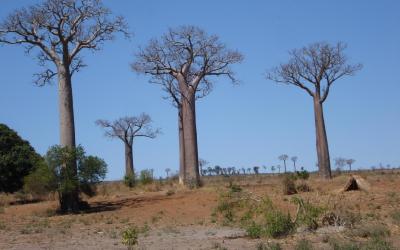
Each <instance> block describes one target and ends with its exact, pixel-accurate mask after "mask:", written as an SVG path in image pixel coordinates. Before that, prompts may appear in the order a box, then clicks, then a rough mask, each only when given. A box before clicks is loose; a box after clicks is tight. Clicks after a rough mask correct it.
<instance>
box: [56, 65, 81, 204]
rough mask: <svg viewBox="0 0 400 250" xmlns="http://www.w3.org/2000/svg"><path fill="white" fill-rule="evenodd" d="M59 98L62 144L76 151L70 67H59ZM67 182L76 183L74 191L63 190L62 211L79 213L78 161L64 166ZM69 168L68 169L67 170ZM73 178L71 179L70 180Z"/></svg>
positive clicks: (61, 195)
mask: <svg viewBox="0 0 400 250" xmlns="http://www.w3.org/2000/svg"><path fill="white" fill-rule="evenodd" d="M58 95H59V96H58V98H59V100H58V101H59V111H60V144H61V146H62V147H68V148H70V149H75V123H74V107H73V98H72V84H71V74H70V72H69V67H68V66H64V65H60V66H59V67H58ZM63 168H64V173H66V176H68V177H67V178H68V179H67V180H64V181H72V182H75V185H74V187H73V188H72V189H68V190H62V191H61V194H60V205H61V210H62V211H77V210H78V209H79V186H78V183H77V182H78V181H77V180H78V178H77V166H76V161H75V160H73V161H71V162H70V163H68V164H65V165H64V166H63ZM67 168H68V169H67ZM69 178H71V179H69Z"/></svg>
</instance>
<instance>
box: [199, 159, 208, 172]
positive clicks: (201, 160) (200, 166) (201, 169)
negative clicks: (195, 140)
mask: <svg viewBox="0 0 400 250" xmlns="http://www.w3.org/2000/svg"><path fill="white" fill-rule="evenodd" d="M208 163H209V162H208V161H207V160H204V159H202V158H199V168H200V173H203V167H205V166H207V165H208Z"/></svg>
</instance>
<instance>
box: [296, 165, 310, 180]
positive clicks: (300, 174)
mask: <svg viewBox="0 0 400 250" xmlns="http://www.w3.org/2000/svg"><path fill="white" fill-rule="evenodd" d="M296 175H297V177H298V178H299V179H302V180H307V179H308V178H309V177H310V173H309V172H308V171H307V170H305V169H304V168H301V171H297V172H296Z"/></svg>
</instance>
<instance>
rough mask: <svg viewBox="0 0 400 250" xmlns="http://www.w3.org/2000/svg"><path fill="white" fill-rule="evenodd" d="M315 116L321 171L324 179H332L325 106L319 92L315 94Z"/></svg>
mask: <svg viewBox="0 0 400 250" xmlns="http://www.w3.org/2000/svg"><path fill="white" fill-rule="evenodd" d="M314 116H315V132H316V147H317V155H318V168H319V173H320V175H321V177H323V178H324V179H330V178H331V177H332V174H331V161H330V157H329V147H328V138H327V135H326V128H325V120H324V112H323V107H322V103H321V102H320V97H319V95H318V93H316V94H315V96H314Z"/></svg>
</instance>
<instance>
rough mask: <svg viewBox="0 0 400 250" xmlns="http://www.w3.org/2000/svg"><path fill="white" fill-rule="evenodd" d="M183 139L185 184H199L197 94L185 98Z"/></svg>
mask: <svg viewBox="0 0 400 250" xmlns="http://www.w3.org/2000/svg"><path fill="white" fill-rule="evenodd" d="M182 115H183V116H182V118H183V120H182V123H183V141H184V153H185V154H184V156H185V166H184V167H185V185H188V186H191V187H197V186H199V184H200V183H199V180H200V176H199V159H198V150H197V129H196V106H195V96H194V94H191V95H190V96H189V97H187V98H184V99H183V105H182Z"/></svg>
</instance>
